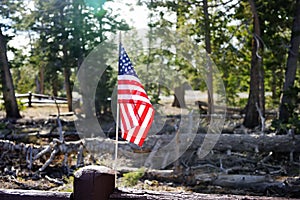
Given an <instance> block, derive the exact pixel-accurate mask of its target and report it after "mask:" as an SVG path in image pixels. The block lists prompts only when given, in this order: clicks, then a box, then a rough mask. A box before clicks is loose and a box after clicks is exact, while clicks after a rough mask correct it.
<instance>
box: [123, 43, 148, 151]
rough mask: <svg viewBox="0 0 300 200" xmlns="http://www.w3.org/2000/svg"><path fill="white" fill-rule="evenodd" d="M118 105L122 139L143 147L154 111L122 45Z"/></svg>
mask: <svg viewBox="0 0 300 200" xmlns="http://www.w3.org/2000/svg"><path fill="white" fill-rule="evenodd" d="M118 104H119V108H120V119H121V120H120V121H121V130H122V138H124V139H125V140H127V141H129V142H132V143H135V144H137V145H138V146H140V147H141V146H142V145H143V143H144V141H145V139H146V136H147V134H148V131H149V129H150V127H151V124H152V122H153V118H154V109H153V107H152V104H151V103H150V101H149V98H148V96H147V94H146V92H145V90H144V87H143V86H142V84H141V82H140V80H139V78H138V76H137V74H136V72H135V71H134V68H133V66H132V63H131V61H130V59H129V57H128V55H127V53H126V52H125V49H124V48H123V46H122V45H121V44H120V58H119V73H118Z"/></svg>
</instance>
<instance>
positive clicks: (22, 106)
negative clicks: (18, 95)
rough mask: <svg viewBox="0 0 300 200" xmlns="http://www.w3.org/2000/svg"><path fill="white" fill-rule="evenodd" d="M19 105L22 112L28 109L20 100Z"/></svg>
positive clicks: (18, 100)
mask: <svg viewBox="0 0 300 200" xmlns="http://www.w3.org/2000/svg"><path fill="white" fill-rule="evenodd" d="M17 104H18V108H19V110H20V111H22V110H25V109H26V105H25V103H23V102H22V101H21V100H20V99H17Z"/></svg>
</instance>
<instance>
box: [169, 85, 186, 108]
mask: <svg viewBox="0 0 300 200" xmlns="http://www.w3.org/2000/svg"><path fill="white" fill-rule="evenodd" d="M174 92H175V94H174V101H173V103H172V106H173V107H177V108H185V107H186V104H185V99H184V94H185V88H184V85H180V86H178V87H176V88H175V90H174Z"/></svg>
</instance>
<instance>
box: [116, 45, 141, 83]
mask: <svg viewBox="0 0 300 200" xmlns="http://www.w3.org/2000/svg"><path fill="white" fill-rule="evenodd" d="M119 75H132V76H135V77H137V75H136V73H135V71H134V69H133V66H132V63H131V61H130V59H129V57H128V55H127V53H126V52H125V49H124V47H123V46H121V55H120V60H119Z"/></svg>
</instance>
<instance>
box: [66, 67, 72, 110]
mask: <svg viewBox="0 0 300 200" xmlns="http://www.w3.org/2000/svg"><path fill="white" fill-rule="evenodd" d="M64 77H65V87H66V95H67V101H68V109H69V112H71V111H72V86H71V81H70V69H69V68H68V67H65V68H64Z"/></svg>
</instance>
